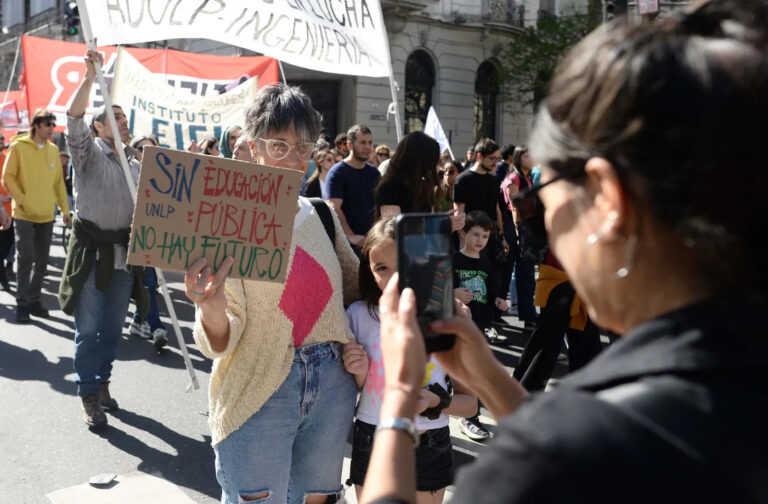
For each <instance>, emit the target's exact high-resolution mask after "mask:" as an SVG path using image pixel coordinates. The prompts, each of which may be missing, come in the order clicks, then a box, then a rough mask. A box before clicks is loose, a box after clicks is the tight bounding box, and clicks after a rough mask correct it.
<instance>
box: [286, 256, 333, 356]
mask: <svg viewBox="0 0 768 504" xmlns="http://www.w3.org/2000/svg"><path fill="white" fill-rule="evenodd" d="M331 294H333V287H331V281H330V280H329V279H328V274H327V273H326V272H325V270H324V269H323V267H322V266H320V263H318V262H317V261H316V260H315V259H314V258H313V257H312V256H311V255H309V254H308V253H307V252H306V251H305V250H304V249H303V248H301V247H296V251H295V252H294V255H293V264H291V271H289V272H288V278H286V280H285V289H284V290H283V295H282V297H281V298H280V309H281V310H283V313H285V316H286V317H288V319H289V320H290V321H291V322H293V333H292V336H293V344H294V345H295V346H296V347H297V348H298V347H300V346H301V344H302V343H304V340H305V339H306V338H307V336H308V335H309V333H310V331H312V328H313V327H314V326H315V324H316V323H317V320H318V319H319V318H320V315H322V313H323V311H324V310H325V307H326V306H327V305H328V301H329V300H330V299H331Z"/></svg>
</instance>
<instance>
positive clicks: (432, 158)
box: [376, 131, 440, 212]
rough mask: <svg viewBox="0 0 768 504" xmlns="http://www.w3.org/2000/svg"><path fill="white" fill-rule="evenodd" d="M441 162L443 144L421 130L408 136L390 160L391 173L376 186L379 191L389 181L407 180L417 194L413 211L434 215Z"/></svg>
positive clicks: (388, 169)
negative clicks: (439, 163)
mask: <svg viewBox="0 0 768 504" xmlns="http://www.w3.org/2000/svg"><path fill="white" fill-rule="evenodd" d="M439 160H440V145H439V144H438V143H437V141H436V140H435V139H434V138H432V137H431V136H429V135H427V134H426V133H423V132H421V131H414V132H412V133H408V134H407V135H405V138H403V139H402V140H401V141H400V143H399V144H397V148H395V153H394V154H393V155H392V157H391V158H390V160H389V167H388V168H387V173H386V174H385V175H384V177H382V179H381V181H380V182H379V185H378V186H376V195H377V196H378V193H379V188H380V187H381V185H382V184H383V183H384V182H386V181H387V180H389V179H392V178H397V179H400V180H401V181H403V182H404V183H405V185H406V187H408V189H410V191H411V193H412V194H413V207H412V209H411V211H413V212H431V211H432V210H433V208H434V206H435V186H437V184H438V183H439V182H440V181H439V179H438V177H437V163H438V161H439Z"/></svg>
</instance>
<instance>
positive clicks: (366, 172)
mask: <svg viewBox="0 0 768 504" xmlns="http://www.w3.org/2000/svg"><path fill="white" fill-rule="evenodd" d="M380 177H381V174H380V173H379V170H377V169H376V167H375V166H373V165H372V164H370V163H365V166H364V167H363V168H360V169H358V168H354V167H352V166H350V165H348V164H347V163H345V162H344V161H339V162H338V163H336V164H335V165H333V167H332V168H331V171H329V172H328V178H326V179H325V184H326V185H325V187H326V189H327V191H328V199H333V198H338V199H340V200H342V203H341V211H342V212H344V216H345V217H346V218H347V224H349V227H350V228H352V231H353V232H354V233H355V234H359V235H364V234H366V233H367V232H368V230H369V229H371V226H373V219H374V208H375V206H376V202H375V200H374V196H373V192H374V190H375V189H376V185H377V184H378V183H379V178H380Z"/></svg>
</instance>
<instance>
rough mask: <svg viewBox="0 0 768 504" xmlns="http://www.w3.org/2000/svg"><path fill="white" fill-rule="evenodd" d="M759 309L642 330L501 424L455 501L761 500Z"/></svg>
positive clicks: (711, 309) (767, 450) (762, 330)
mask: <svg viewBox="0 0 768 504" xmlns="http://www.w3.org/2000/svg"><path fill="white" fill-rule="evenodd" d="M766 313H768V303H767V302H766V301H765V300H757V299H754V300H748V299H746V298H740V299H731V300H717V301H710V302H706V303H702V304H699V305H695V306H690V307H687V308H684V309H681V310H678V311H676V312H673V313H671V314H669V315H666V316H662V317H659V318H657V319H655V320H652V321H650V322H647V323H644V324H642V325H641V326H640V327H637V328H636V329H635V330H633V331H631V332H630V333H629V334H627V335H626V336H624V337H623V338H621V339H620V340H619V341H618V342H617V343H616V344H615V345H613V346H612V347H611V348H609V349H608V350H607V351H605V352H603V353H602V354H600V355H598V356H597V357H596V358H595V360H594V361H593V362H592V363H590V364H589V365H588V366H586V367H585V368H583V369H582V370H580V371H578V372H576V373H574V374H573V375H571V376H570V377H568V378H567V379H565V380H563V381H562V382H561V383H560V385H559V386H558V387H557V388H556V389H555V390H554V391H551V392H544V393H540V394H534V395H532V396H531V398H530V399H529V400H528V401H527V403H526V404H524V405H523V406H522V407H521V408H520V409H519V410H518V411H517V412H516V413H515V414H514V415H510V416H509V417H507V418H504V419H502V420H501V422H500V424H499V426H498V430H497V433H496V436H495V438H494V439H493V441H492V442H491V443H490V445H489V447H488V449H487V450H485V452H483V453H481V454H480V456H479V457H478V460H477V461H476V462H475V463H473V464H471V465H470V466H468V467H466V468H465V469H464V470H462V471H461V472H460V474H459V478H458V481H457V482H456V485H455V487H456V493H455V494H454V497H453V499H452V500H451V502H452V503H494V504H499V503H565V502H568V503H577V502H578V503H581V502H583V503H590V504H595V503H611V504H614V503H634V502H637V503H641V502H642V503H658V502H664V503H666V502H674V503H678V502H696V503H701V502H713V503H715V502H716V503H723V502H734V503H735V502H738V503H758V502H768V331H766V324H765V314H766Z"/></svg>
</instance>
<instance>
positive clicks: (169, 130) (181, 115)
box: [112, 49, 259, 150]
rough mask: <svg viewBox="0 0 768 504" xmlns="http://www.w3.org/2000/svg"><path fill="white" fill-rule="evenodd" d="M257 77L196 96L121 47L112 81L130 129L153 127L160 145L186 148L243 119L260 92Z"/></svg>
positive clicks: (114, 96)
mask: <svg viewBox="0 0 768 504" xmlns="http://www.w3.org/2000/svg"><path fill="white" fill-rule="evenodd" d="M258 90H259V89H258V86H257V80H256V79H248V80H247V81H245V82H243V83H242V84H240V85H239V86H237V87H235V88H234V89H232V90H231V91H228V92H226V93H224V94H220V95H216V96H195V95H193V94H191V93H186V92H184V91H181V92H180V91H179V90H178V89H176V88H174V87H173V86H169V85H168V84H166V83H165V82H164V81H163V80H162V78H161V77H159V76H157V75H154V74H152V73H151V72H150V71H149V70H147V69H146V68H144V66H143V65H142V64H141V63H139V62H138V61H137V60H136V58H134V57H133V56H131V55H130V54H129V53H128V52H127V51H124V50H122V49H121V50H120V54H119V56H118V58H117V68H116V70H115V80H114V83H113V84H112V100H113V102H114V103H120V104H121V105H122V106H123V111H124V112H125V115H126V116H127V117H128V128H129V129H130V130H131V134H132V135H134V136H137V135H147V134H149V133H152V134H153V135H155V136H156V137H157V139H158V141H159V144H160V146H161V147H171V148H174V149H179V150H181V149H183V148H184V147H185V146H186V144H187V143H188V142H189V140H195V141H197V142H199V141H202V140H203V138H205V136H206V135H213V136H215V137H217V138H219V137H221V132H222V130H223V129H224V128H226V127H227V126H234V125H239V124H243V118H244V117H243V112H244V110H245V107H246V106H247V105H250V104H251V103H253V101H254V99H255V97H256V93H257V92H258Z"/></svg>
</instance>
